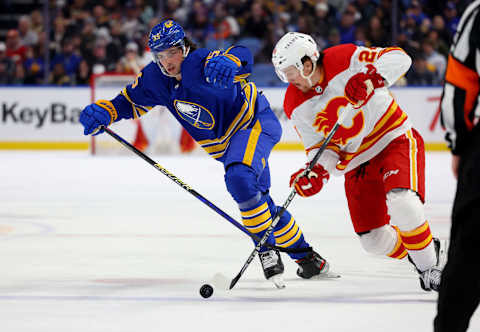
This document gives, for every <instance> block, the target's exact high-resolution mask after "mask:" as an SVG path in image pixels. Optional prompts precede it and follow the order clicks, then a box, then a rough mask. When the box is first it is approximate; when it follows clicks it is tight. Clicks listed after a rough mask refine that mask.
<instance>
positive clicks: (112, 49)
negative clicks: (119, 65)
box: [107, 21, 128, 62]
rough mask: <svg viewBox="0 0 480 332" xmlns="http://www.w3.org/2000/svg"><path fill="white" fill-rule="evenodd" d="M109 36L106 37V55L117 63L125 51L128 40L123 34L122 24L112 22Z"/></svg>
mask: <svg viewBox="0 0 480 332" xmlns="http://www.w3.org/2000/svg"><path fill="white" fill-rule="evenodd" d="M111 26H112V28H111V30H110V35H109V36H108V39H107V41H108V44H107V54H109V55H110V57H111V58H112V60H113V61H115V62H117V61H118V60H119V59H120V58H121V57H122V55H123V54H124V51H125V49H124V48H125V45H127V42H128V39H127V37H126V36H125V35H124V34H123V31H122V23H120V22H119V21H115V22H112V25H111Z"/></svg>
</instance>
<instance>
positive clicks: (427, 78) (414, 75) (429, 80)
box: [406, 54, 435, 86]
mask: <svg viewBox="0 0 480 332" xmlns="http://www.w3.org/2000/svg"><path fill="white" fill-rule="evenodd" d="M406 78H407V82H408V84H409V85H417V86H422V85H423V86H425V85H433V84H434V82H435V76H434V74H433V73H432V72H431V71H430V70H428V68H427V61H426V59H425V55H423V54H419V55H418V56H416V57H415V58H414V60H413V66H412V67H411V68H410V70H409V71H408V72H407V75H406Z"/></svg>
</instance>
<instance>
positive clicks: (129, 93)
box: [112, 46, 269, 161]
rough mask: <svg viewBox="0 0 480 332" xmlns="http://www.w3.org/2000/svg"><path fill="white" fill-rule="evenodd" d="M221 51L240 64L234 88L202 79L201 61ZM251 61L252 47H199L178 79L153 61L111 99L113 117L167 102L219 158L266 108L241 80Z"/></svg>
mask: <svg viewBox="0 0 480 332" xmlns="http://www.w3.org/2000/svg"><path fill="white" fill-rule="evenodd" d="M219 53H221V54H228V56H229V57H233V58H234V59H235V60H237V61H240V63H241V64H242V66H241V67H240V68H241V69H240V71H239V72H238V74H237V76H235V82H236V83H235V84H234V87H233V88H230V89H219V88H215V87H213V85H211V84H209V83H207V82H206V80H205V76H204V73H203V70H204V66H205V62H206V61H208V60H209V59H210V58H211V57H213V56H215V55H217V54H219ZM252 63H253V59H252V55H251V53H250V51H249V50H248V49H247V48H245V47H242V46H235V47H232V48H230V49H228V50H227V51H225V52H221V51H213V52H210V51H209V50H207V49H198V50H196V51H194V52H192V53H191V54H189V55H188V56H187V57H186V58H185V60H184V61H183V62H182V66H181V73H182V79H181V81H177V80H176V79H175V78H173V77H168V76H166V75H164V74H163V73H162V72H161V70H160V68H159V67H158V66H157V64H155V63H154V62H151V63H150V64H148V65H147V66H146V67H145V68H144V69H143V70H142V71H141V72H140V73H139V74H138V76H137V78H136V80H135V82H133V83H132V84H130V85H128V86H127V87H126V88H125V89H123V91H122V92H121V93H120V94H119V95H118V96H117V97H116V98H115V99H113V100H112V104H113V105H114V107H115V110H116V111H117V114H118V118H117V119H116V121H118V120H120V119H131V118H138V117H140V116H142V115H143V114H145V113H147V112H148V111H150V110H151V109H152V108H153V107H155V106H157V105H162V106H166V107H167V108H168V110H169V111H170V112H171V113H172V114H173V116H174V117H175V118H176V119H177V120H178V121H179V122H180V124H181V125H182V126H183V127H184V128H185V129H186V130H187V131H188V133H189V134H190V135H191V136H192V137H193V138H194V139H195V140H196V141H197V142H198V143H199V144H200V146H202V148H204V149H205V150H206V151H207V152H208V153H209V154H210V155H211V156H212V157H214V158H216V159H218V160H220V161H223V156H224V154H225V151H226V150H227V148H228V146H229V143H230V138H231V137H232V136H233V135H234V134H235V133H236V132H238V131H239V130H241V129H246V128H248V127H249V126H253V120H254V118H255V115H256V113H257V112H259V111H261V109H263V108H266V107H269V105H268V102H266V99H265V97H263V96H260V98H261V99H262V102H259V103H257V88H256V86H255V84H254V83H252V82H246V80H245V78H246V77H247V76H248V75H250V72H251V68H252ZM263 100H264V101H263ZM256 108H260V109H258V110H257V109H256Z"/></svg>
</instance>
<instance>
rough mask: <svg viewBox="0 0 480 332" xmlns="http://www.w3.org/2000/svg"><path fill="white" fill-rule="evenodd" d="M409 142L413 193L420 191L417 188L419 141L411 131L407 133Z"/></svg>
mask: <svg viewBox="0 0 480 332" xmlns="http://www.w3.org/2000/svg"><path fill="white" fill-rule="evenodd" d="M406 135H407V137H408V140H409V141H410V185H411V189H412V190H413V191H418V188H417V182H418V179H417V151H418V150H417V141H416V139H415V138H414V137H413V133H412V131H411V130H408V131H407V133H406Z"/></svg>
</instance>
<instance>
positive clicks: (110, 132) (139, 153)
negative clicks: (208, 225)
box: [97, 126, 312, 253]
mask: <svg viewBox="0 0 480 332" xmlns="http://www.w3.org/2000/svg"><path fill="white" fill-rule="evenodd" d="M101 129H103V130H104V131H105V132H106V133H107V134H108V135H110V136H112V137H113V138H114V139H115V140H117V141H118V142H120V143H121V144H122V145H123V146H125V147H126V148H127V149H129V150H130V151H132V152H133V153H135V154H136V155H137V156H139V157H140V158H142V159H143V160H145V161H146V162H147V163H149V164H150V165H152V166H153V167H155V168H156V169H157V170H159V171H160V172H162V173H163V174H164V175H166V176H167V177H168V178H169V179H170V180H172V181H173V182H175V183H176V184H178V185H179V186H180V187H182V188H183V189H185V190H186V191H188V192H189V193H190V194H192V195H193V196H195V197H196V198H197V199H198V200H200V201H201V202H202V203H204V204H206V205H207V206H209V207H210V208H211V209H212V210H214V211H215V212H217V213H218V214H219V215H221V216H222V217H224V218H225V219H226V220H227V221H228V222H230V223H231V224H232V225H233V226H235V227H237V228H238V229H239V230H241V231H242V232H244V233H245V234H246V235H248V236H249V237H251V238H252V239H254V240H255V241H256V242H258V241H261V239H260V238H259V237H258V236H256V235H255V234H251V233H250V232H249V231H248V230H247V229H245V228H244V227H243V226H242V225H241V224H240V223H239V222H237V221H236V220H235V219H233V218H232V217H230V216H229V215H228V214H227V213H226V212H224V211H223V210H222V209H220V208H219V207H217V206H216V205H215V204H213V203H212V202H210V201H209V200H208V199H206V198H205V197H204V196H203V195H201V194H200V193H198V192H197V191H196V190H195V189H193V188H192V187H190V186H189V185H188V184H186V183H185V182H183V181H182V180H180V179H179V178H178V177H176V176H175V175H174V174H172V173H170V172H169V171H168V170H167V169H166V168H164V167H163V166H162V165H160V164H159V163H157V162H155V161H154V160H153V159H151V158H150V157H148V156H147V155H146V154H144V153H143V152H142V151H140V150H138V149H137V148H136V147H134V146H133V145H132V144H130V143H129V142H127V141H126V140H125V139H123V138H122V137H121V136H119V135H118V134H117V133H115V132H114V131H113V130H111V129H109V128H107V127H105V126H102V127H100V128H99V129H98V131H100V130H101ZM98 131H97V132H98ZM265 246H266V247H268V248H270V249H276V250H278V251H281V252H286V253H302V252H311V251H312V248H311V247H309V248H282V247H277V246H274V245H271V244H268V243H267V244H266V245H265Z"/></svg>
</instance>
